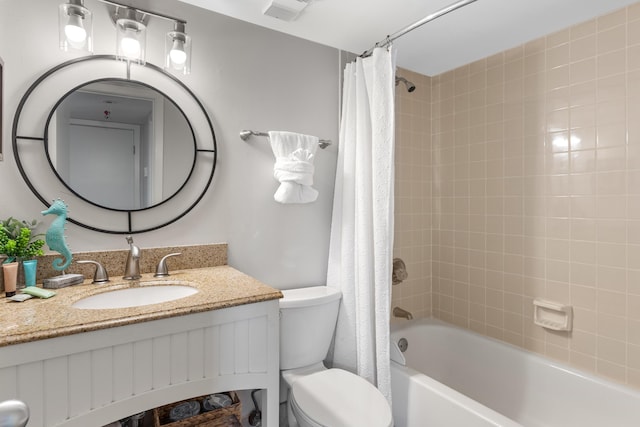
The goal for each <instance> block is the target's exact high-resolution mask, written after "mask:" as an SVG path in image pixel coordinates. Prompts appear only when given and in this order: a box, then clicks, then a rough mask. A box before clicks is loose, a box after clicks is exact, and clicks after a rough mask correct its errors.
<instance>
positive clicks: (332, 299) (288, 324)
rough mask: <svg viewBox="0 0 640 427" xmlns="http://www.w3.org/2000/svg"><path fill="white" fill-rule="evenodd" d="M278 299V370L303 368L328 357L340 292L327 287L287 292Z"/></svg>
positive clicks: (287, 290)
mask: <svg viewBox="0 0 640 427" xmlns="http://www.w3.org/2000/svg"><path fill="white" fill-rule="evenodd" d="M282 294H283V295H284V297H283V298H281V299H280V370H284V369H295V368H302V367H305V366H309V365H313V364H315V363H318V362H322V361H323V360H324V358H325V357H326V356H327V352H328V351H329V346H330V345H331V340H332V338H333V332H334V329H335V327H336V321H337V319H338V307H339V306H340V298H341V297H342V293H341V292H340V291H339V290H337V289H334V288H329V287H327V286H312V287H309V288H299V289H286V290H283V291H282Z"/></svg>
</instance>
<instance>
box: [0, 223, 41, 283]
mask: <svg viewBox="0 0 640 427" xmlns="http://www.w3.org/2000/svg"><path fill="white" fill-rule="evenodd" d="M37 225H38V223H37V221H35V220H33V221H32V222H31V223H29V222H27V221H20V220H17V219H15V218H8V219H6V220H4V221H0V253H1V254H3V255H5V256H6V260H5V261H4V262H3V265H2V266H3V270H4V279H5V283H4V284H5V292H6V293H7V294H9V293H13V292H15V283H16V280H17V275H18V264H19V263H22V265H23V268H24V273H25V284H26V286H33V285H35V272H36V265H37V260H36V259H35V257H37V256H42V255H44V251H43V249H42V247H43V246H44V240H42V239H40V238H39V237H40V236H41V235H32V231H33V229H35V227H36V226H37Z"/></svg>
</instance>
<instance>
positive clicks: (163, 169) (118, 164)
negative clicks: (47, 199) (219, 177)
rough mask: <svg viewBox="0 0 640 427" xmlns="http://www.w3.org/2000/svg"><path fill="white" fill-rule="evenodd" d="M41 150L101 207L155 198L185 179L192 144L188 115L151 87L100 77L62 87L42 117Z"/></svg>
mask: <svg viewBox="0 0 640 427" xmlns="http://www.w3.org/2000/svg"><path fill="white" fill-rule="evenodd" d="M45 135H46V137H45V150H46V153H47V157H48V159H49V163H50V164H51V167H52V168H53V170H54V171H55V172H56V174H57V175H58V177H59V178H60V180H61V181H62V182H63V183H64V184H65V185H66V186H67V188H69V190H70V191H72V192H73V193H75V194H76V195H78V196H79V197H82V198H83V199H84V200H86V201H87V202H89V203H92V204H95V205H97V206H101V207H104V208H106V209H115V210H126V211H135V210H140V209H146V208H149V207H152V206H155V205H158V204H160V203H162V202H163V201H165V200H167V199H169V198H171V197H172V196H173V195H175V194H176V193H177V192H178V191H179V190H180V189H181V188H182V186H183V185H184V183H185V182H186V181H187V180H188V178H189V176H190V175H191V172H192V171H193V166H194V162H195V154H196V145H195V138H194V134H193V129H192V128H191V124H190V123H189V120H188V119H187V118H186V117H185V115H184V113H183V112H182V111H181V110H180V108H178V106H177V105H176V104H175V103H174V102H173V101H172V100H171V99H169V98H168V97H167V96H165V95H164V94H163V93H161V92H159V91H158V90H157V89H155V88H152V87H149V86H147V85H145V84H143V83H141V82H137V81H130V80H122V79H105V80H99V81H94V82H89V83H87V84H84V85H82V86H80V87H77V88H75V89H73V90H72V91H70V92H69V93H68V94H67V95H66V96H64V97H63V98H62V99H60V100H59V101H58V103H57V104H56V105H55V106H54V108H53V110H52V111H51V114H50V115H49V118H48V120H47V125H46V131H45Z"/></svg>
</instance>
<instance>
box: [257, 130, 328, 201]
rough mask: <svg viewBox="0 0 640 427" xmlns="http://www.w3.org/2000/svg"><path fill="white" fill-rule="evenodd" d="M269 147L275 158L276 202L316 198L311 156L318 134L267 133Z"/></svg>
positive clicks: (312, 155)
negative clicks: (277, 185) (278, 184)
mask: <svg viewBox="0 0 640 427" xmlns="http://www.w3.org/2000/svg"><path fill="white" fill-rule="evenodd" d="M269 140H270V141H271V150H272V151H273V155H274V156H275V158H276V163H275V165H274V166H273V176H274V177H275V178H276V179H277V180H278V181H280V187H278V190H277V191H276V193H275V194H274V195H273V198H274V199H275V201H276V202H279V203H311V202H314V201H315V200H316V199H317V198H318V190H316V189H315V188H313V187H311V186H312V185H313V172H314V166H313V159H314V157H315V154H316V150H317V149H318V137H316V136H310V135H302V134H299V133H292V132H276V131H272V132H269Z"/></svg>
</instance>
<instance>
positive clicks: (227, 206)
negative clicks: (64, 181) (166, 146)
mask: <svg viewBox="0 0 640 427" xmlns="http://www.w3.org/2000/svg"><path fill="white" fill-rule="evenodd" d="M61 2H62V0H28V1H22V2H20V7H19V8H18V7H15V3H14V2H7V1H2V2H0V57H1V58H2V59H3V60H4V63H5V68H4V76H5V82H4V111H5V117H4V119H3V120H4V126H3V134H2V135H3V141H4V147H3V149H4V154H5V160H4V161H3V162H0V183H1V186H0V197H1V199H0V218H6V217H8V216H13V217H17V218H21V219H32V218H38V219H41V218H42V219H43V221H44V224H43V226H42V229H43V231H44V230H45V229H46V227H48V224H49V223H50V222H51V218H50V217H47V218H43V217H41V215H40V211H41V210H42V209H43V208H44V207H43V205H42V204H41V203H40V202H39V201H38V200H37V199H36V198H35V197H34V196H33V195H32V194H31V192H30V191H29V189H28V188H27V186H26V185H25V183H24V182H23V180H22V178H21V177H20V175H19V172H18V170H17V167H16V163H15V160H14V158H13V153H12V150H11V141H10V137H11V130H10V128H11V124H12V120H13V114H14V112H15V110H16V107H17V104H18V102H19V100H20V98H21V97H22V95H23V94H24V92H25V90H26V89H27V88H28V87H29V86H30V85H31V84H32V83H33V81H34V80H35V79H36V78H38V76H40V75H41V74H43V73H44V72H45V71H46V70H48V69H49V68H51V67H53V66H54V65H56V64H58V63H61V62H64V61H67V60H69V59H72V58H74V57H77V56H78V54H76V53H69V52H62V51H60V50H59V49H58V17H57V13H58V10H57V8H58V5H59V3H61ZM133 3H135V2H133ZM85 4H86V6H87V7H88V8H90V9H91V10H92V11H93V13H94V44H95V53H96V54H113V53H114V45H115V30H114V27H113V24H112V23H111V21H110V18H109V17H108V15H107V11H106V6H105V5H104V4H103V3H100V2H98V1H96V0H86V2H85ZM137 4H138V5H139V6H140V7H145V8H152V9H153V10H154V11H155V12H160V13H166V14H169V15H173V16H176V17H179V18H182V19H185V20H186V21H188V25H187V32H188V33H189V34H190V35H191V36H192V37H193V40H194V41H193V60H192V73H191V74H190V75H188V76H181V77H180V78H181V79H182V80H183V82H184V83H185V84H186V85H187V86H189V87H190V88H191V89H192V90H193V91H194V92H195V93H196V94H197V96H198V97H199V98H200V100H201V101H202V102H203V104H204V105H205V108H206V109H207V111H208V113H209V115H210V116H211V118H212V121H213V124H214V127H215V132H216V137H217V142H218V164H217V167H216V173H215V177H214V181H213V186H212V188H211V189H210V190H209V191H208V193H207V194H206V195H205V197H204V198H203V200H202V201H201V203H200V204H199V205H198V206H197V207H196V208H195V209H194V210H193V211H191V212H190V213H189V214H188V215H187V216H185V217H184V218H183V219H181V220H179V221H178V222H176V223H174V224H172V225H170V226H168V227H165V228H163V229H160V230H158V231H154V232H149V233H142V234H139V235H136V236H135V240H136V243H137V244H139V245H140V246H141V247H142V248H144V247H158V246H167V245H187V244H199V243H218V242H228V243H229V263H230V264H231V265H232V266H234V267H236V268H238V269H240V270H242V271H244V272H246V273H249V274H251V275H253V276H255V277H257V278H258V279H261V280H263V281H265V282H266V283H268V284H271V285H273V286H276V287H280V288H287V287H294V286H305V285H313V284H321V283H323V282H324V280H325V277H326V262H327V251H328V243H329V242H328V240H329V229H330V219H331V206H332V198H333V182H334V175H335V162H336V156H337V146H336V145H334V146H333V147H331V148H329V149H328V150H323V151H320V150H319V152H318V155H317V158H316V174H315V181H316V183H315V187H316V188H317V189H318V190H319V192H320V196H319V198H318V200H317V201H316V202H315V203H313V204H308V205H280V204H278V203H276V202H274V201H273V198H272V196H273V193H274V192H275V190H276V188H277V185H278V184H277V182H276V181H275V180H274V179H273V176H272V166H273V155H272V153H271V149H270V147H269V144H268V143H267V140H266V139H264V138H254V139H252V140H250V142H248V143H247V142H242V141H241V140H240V139H239V137H238V132H239V131H240V130H241V129H244V128H248V129H254V130H261V131H268V130H289V131H295V132H302V133H308V134H313V135H317V136H319V137H321V138H329V139H332V140H333V141H336V142H337V138H338V109H339V101H338V98H339V79H340V73H341V71H340V65H339V52H338V51H337V50H335V49H332V48H328V47H324V46H320V45H318V44H314V43H310V42H307V41H304V40H301V39H297V38H294V37H290V36H286V35H284V34H280V33H277V32H274V31H271V30H267V29H263V28H261V27H257V26H255V25H252V24H247V23H244V22H241V21H237V20H234V19H231V18H227V17H224V16H221V15H218V14H214V13H211V12H207V11H204V10H202V9H199V8H195V7H192V6H189V5H185V4H183V3H179V2H177V1H174V0H157V1H153V2H138V3H137ZM171 29H172V25H171V23H169V22H167V21H163V20H160V19H157V18H155V19H153V18H152V19H151V21H150V23H149V26H148V33H149V34H148V39H147V61H148V62H151V63H153V64H157V65H159V64H162V58H163V55H164V52H163V51H164V35H165V33H166V32H167V31H169V30H171ZM67 229H68V230H67V241H68V243H69V245H70V246H71V249H72V250H73V251H91V250H104V249H121V248H124V247H126V242H125V240H124V237H123V236H118V235H115V236H114V235H107V234H102V233H97V232H92V231H88V230H86V229H84V228H81V227H77V226H75V225H73V224H68V226H67ZM143 255H144V253H143Z"/></svg>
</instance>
